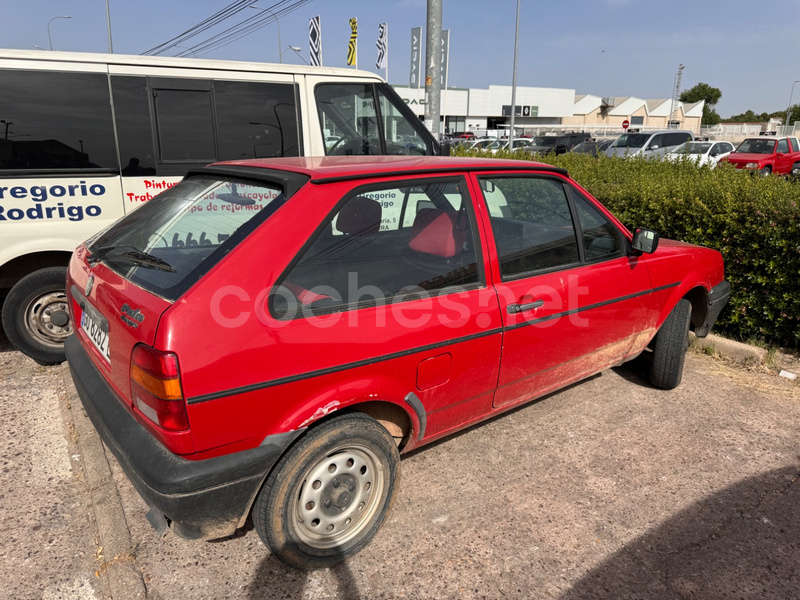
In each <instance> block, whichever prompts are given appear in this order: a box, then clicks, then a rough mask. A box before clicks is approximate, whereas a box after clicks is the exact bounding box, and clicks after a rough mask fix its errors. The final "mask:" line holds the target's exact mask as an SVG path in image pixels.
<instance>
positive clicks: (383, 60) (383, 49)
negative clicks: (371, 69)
mask: <svg viewBox="0 0 800 600" xmlns="http://www.w3.org/2000/svg"><path fill="white" fill-rule="evenodd" d="M375 47H376V48H377V49H378V60H377V61H376V62H375V66H376V67H378V68H379V69H385V68H386V64H387V61H388V58H389V57H388V54H389V25H388V24H387V23H381V24H380V25H378V41H377V42H375Z"/></svg>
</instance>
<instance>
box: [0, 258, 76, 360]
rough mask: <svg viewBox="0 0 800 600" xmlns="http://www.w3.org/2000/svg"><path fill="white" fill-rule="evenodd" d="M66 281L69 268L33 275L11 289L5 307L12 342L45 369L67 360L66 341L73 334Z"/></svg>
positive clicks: (51, 269)
mask: <svg viewBox="0 0 800 600" xmlns="http://www.w3.org/2000/svg"><path fill="white" fill-rule="evenodd" d="M66 279H67V268H66V267H50V268H47V269H41V270H39V271H34V272H33V273H31V274H30V275H27V276H26V277H23V278H22V279H20V280H19V281H18V282H17V284H16V285H15V286H14V287H13V288H11V291H10V292H9V293H8V296H7V297H6V300H5V302H4V304H3V329H4V331H5V333H6V336H8V339H9V341H10V342H11V343H12V344H14V346H16V347H17V349H18V350H20V351H21V352H22V353H23V354H27V355H28V356H30V357H31V358H32V359H33V360H35V361H36V362H38V363H39V364H42V365H57V364H59V363H62V362H64V360H65V359H66V357H65V356H64V340H65V339H66V338H67V337H68V336H69V335H70V334H72V321H71V320H70V318H69V310H68V308H67V294H66V290H65V289H64V288H65V285H66Z"/></svg>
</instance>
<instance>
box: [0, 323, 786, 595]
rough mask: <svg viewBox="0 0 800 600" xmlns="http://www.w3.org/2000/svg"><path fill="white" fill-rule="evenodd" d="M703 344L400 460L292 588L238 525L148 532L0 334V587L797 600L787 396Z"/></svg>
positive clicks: (130, 497) (83, 436)
mask: <svg viewBox="0 0 800 600" xmlns="http://www.w3.org/2000/svg"><path fill="white" fill-rule="evenodd" d="M720 339H721V338H720ZM712 342H714V344H713V352H712V351H709V350H708V349H707V348H706V349H703V348H699V349H698V350H697V351H693V352H690V354H689V355H688V356H687V363H686V371H685V375H684V381H683V383H682V385H681V386H680V387H679V388H678V389H677V390H675V391H672V392H663V391H660V390H655V389H653V388H651V387H650V386H649V385H647V383H646V378H645V377H644V371H645V370H646V363H645V362H644V361H643V360H639V361H637V362H634V363H631V364H629V365H626V366H623V367H619V368H616V369H612V370H608V371H605V372H603V373H602V374H600V375H598V376H595V377H593V378H591V379H589V380H587V381H585V382H582V383H580V384H577V385H574V386H572V387H570V388H569V389H567V390H564V391H562V392H559V393H557V394H553V395H551V396H548V397H547V398H544V399H542V400H539V401H537V402H535V403H532V404H530V405H527V406H525V407H523V408H520V409H518V410H515V411H513V412H511V413H509V414H507V415H504V416H502V417H500V418H497V419H494V420H492V421H489V422H487V423H485V424H483V425H480V426H477V427H474V428H471V429H469V430H467V431H466V432H463V433H461V434H458V435H456V436H452V437H450V438H448V439H446V440H444V441H442V442H439V443H436V444H434V445H432V446H430V447H427V448H425V449H422V450H420V451H417V452H414V453H412V454H411V455H409V456H407V457H405V458H404V460H403V461H402V465H401V471H402V475H401V479H400V491H399V494H398V498H397V500H396V502H395V505H394V508H393V511H392V513H391V515H390V517H389V519H388V520H387V523H386V525H385V526H384V528H383V529H382V530H381V532H380V533H379V534H378V536H377V537H376V539H375V540H374V541H373V542H372V544H370V545H369V546H368V547H367V548H366V549H365V550H364V551H362V552H361V553H360V554H359V555H357V556H356V557H354V558H353V559H351V560H349V561H348V562H347V563H346V564H344V565H342V566H339V567H336V568H334V569H327V570H322V571H317V572H313V573H302V572H297V571H293V570H291V569H288V568H286V567H285V566H283V565H282V564H281V563H279V562H278V561H276V560H275V559H273V558H272V557H271V556H270V555H269V553H268V552H267V550H266V549H265V548H264V546H263V544H261V542H260V540H259V539H258V536H257V534H256V532H255V531H254V530H253V529H252V525H251V524H249V523H248V525H247V526H246V527H245V529H244V530H243V531H242V532H240V533H239V534H237V535H236V536H234V537H232V538H229V539H226V540H221V541H217V542H188V541H184V540H181V539H179V538H177V537H176V536H174V535H171V534H169V535H168V536H167V537H166V538H164V539H161V538H159V537H158V535H157V534H156V533H155V532H154V531H153V530H152V528H151V527H150V525H149V524H148V523H147V521H146V519H145V516H144V515H145V513H146V510H147V509H146V507H145V505H144V503H143V502H142V500H141V499H140V498H139V496H138V495H137V494H136V492H135V491H134V490H133V488H132V487H131V486H130V483H129V482H128V481H127V479H126V478H125V476H124V474H123V473H122V472H121V470H120V469H119V466H118V465H117V464H116V462H115V460H114V458H113V456H112V455H111V454H110V453H108V452H107V451H106V450H105V449H104V448H103V446H102V444H101V442H100V440H99V438H98V437H97V435H96V433H94V431H93V429H92V427H91V424H90V423H89V421H88V419H87V418H86V416H85V413H84V412H83V409H82V406H81V405H80V402H79V401H78V400H77V398H76V396H75V392H74V388H73V387H72V385H71V381H70V379H69V374H68V371H67V370H66V368H65V367H64V366H60V367H47V368H45V367H39V366H38V365H36V364H35V363H33V361H29V360H28V359H27V358H25V357H23V356H21V355H20V354H19V353H17V352H13V351H10V350H9V349H8V348H7V346H6V347H3V344H2V341H1V340H0V382H2V387H0V395H2V400H1V401H0V406H2V408H0V411H2V412H0V415H2V416H4V417H5V418H4V422H5V423H7V430H8V434H7V436H6V439H4V441H3V442H2V443H0V459H1V460H2V463H3V469H2V472H0V507H2V514H1V516H0V518H2V520H3V521H2V528H0V549H1V550H0V556H2V558H3V560H2V563H0V579H2V580H3V581H4V582H7V587H6V589H7V590H9V592H10V593H9V595H8V597H10V598H48V599H49V598H86V599H89V600H91V599H105V598H114V599H127V598H145V597H147V598H157V599H160V600H171V599H173V598H174V599H181V600H183V599H194V598H198V599H201V598H236V599H238V598H242V599H256V598H305V599H322V598H346V599H357V598H358V599H371V598H411V599H416V598H520V599H522V598H562V599H582V598H609V599H611V598H656V599H661V598H664V599H667V598H669V599H672V598H681V599H685V598H776V599H777V598H781V599H783V598H797V597H800V592H798V591H797V590H800V542H799V541H798V540H800V519H799V518H798V517H800V502H798V500H800V487H799V486H798V483H797V480H798V477H800V439H798V436H797V431H798V426H800V384H798V382H797V381H789V380H786V379H783V378H780V377H778V376H777V375H776V372H777V367H776V365H775V364H767V363H769V362H770V361H773V362H774V360H775V357H774V356H772V357H770V356H768V355H767V353H763V352H761V351H760V349H753V350H752V351H750V354H751V355H752V356H751V355H748V354H746V355H745V356H744V358H741V357H740V358H736V357H734V356H732V355H731V354H730V351H729V350H726V346H725V342H724V341H722V342H720V341H719V340H715V339H712ZM748 348H753V347H748ZM3 350H5V351H3ZM739 350H742V349H741V348H740V349H739ZM744 350H746V348H745V349H744ZM757 350H758V351H757ZM726 352H728V354H726ZM711 354H713V355H714V356H711ZM759 356H760V358H758V357H759ZM720 357H722V358H720ZM781 360H782V361H783V362H782V363H781V365H780V367H781V368H785V369H788V370H791V369H795V371H794V372H798V371H800V369H798V368H797V360H796V359H795V358H793V357H788V356H787V357H782V358H781ZM793 360H794V361H795V362H794V363H793V362H792V361H793ZM733 363H735V364H733Z"/></svg>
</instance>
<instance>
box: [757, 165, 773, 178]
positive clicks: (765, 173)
mask: <svg viewBox="0 0 800 600" xmlns="http://www.w3.org/2000/svg"><path fill="white" fill-rule="evenodd" d="M758 174H759V175H761V177H769V176H770V175H772V167H770V166H769V165H767V166H766V167H764V168H763V169H761V170H760V171H759V172H758Z"/></svg>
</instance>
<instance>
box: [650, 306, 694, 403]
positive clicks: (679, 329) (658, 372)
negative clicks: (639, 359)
mask: <svg viewBox="0 0 800 600" xmlns="http://www.w3.org/2000/svg"><path fill="white" fill-rule="evenodd" d="M691 318H692V305H691V303H690V302H689V301H688V300H686V299H684V300H681V301H680V302H678V304H676V305H675V308H673V309H672V311H671V312H670V313H669V315H668V316H667V318H666V320H665V321H664V324H663V325H661V329H659V330H658V333H657V334H656V337H655V339H654V340H653V362H652V364H651V366H650V383H652V384H653V385H654V386H656V387H658V388H662V389H665V390H672V389H675V388H676V387H678V385H679V384H680V382H681V378H682V377H683V363H684V360H685V358H686V349H687V348H688V346H689V322H690V321H691Z"/></svg>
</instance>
